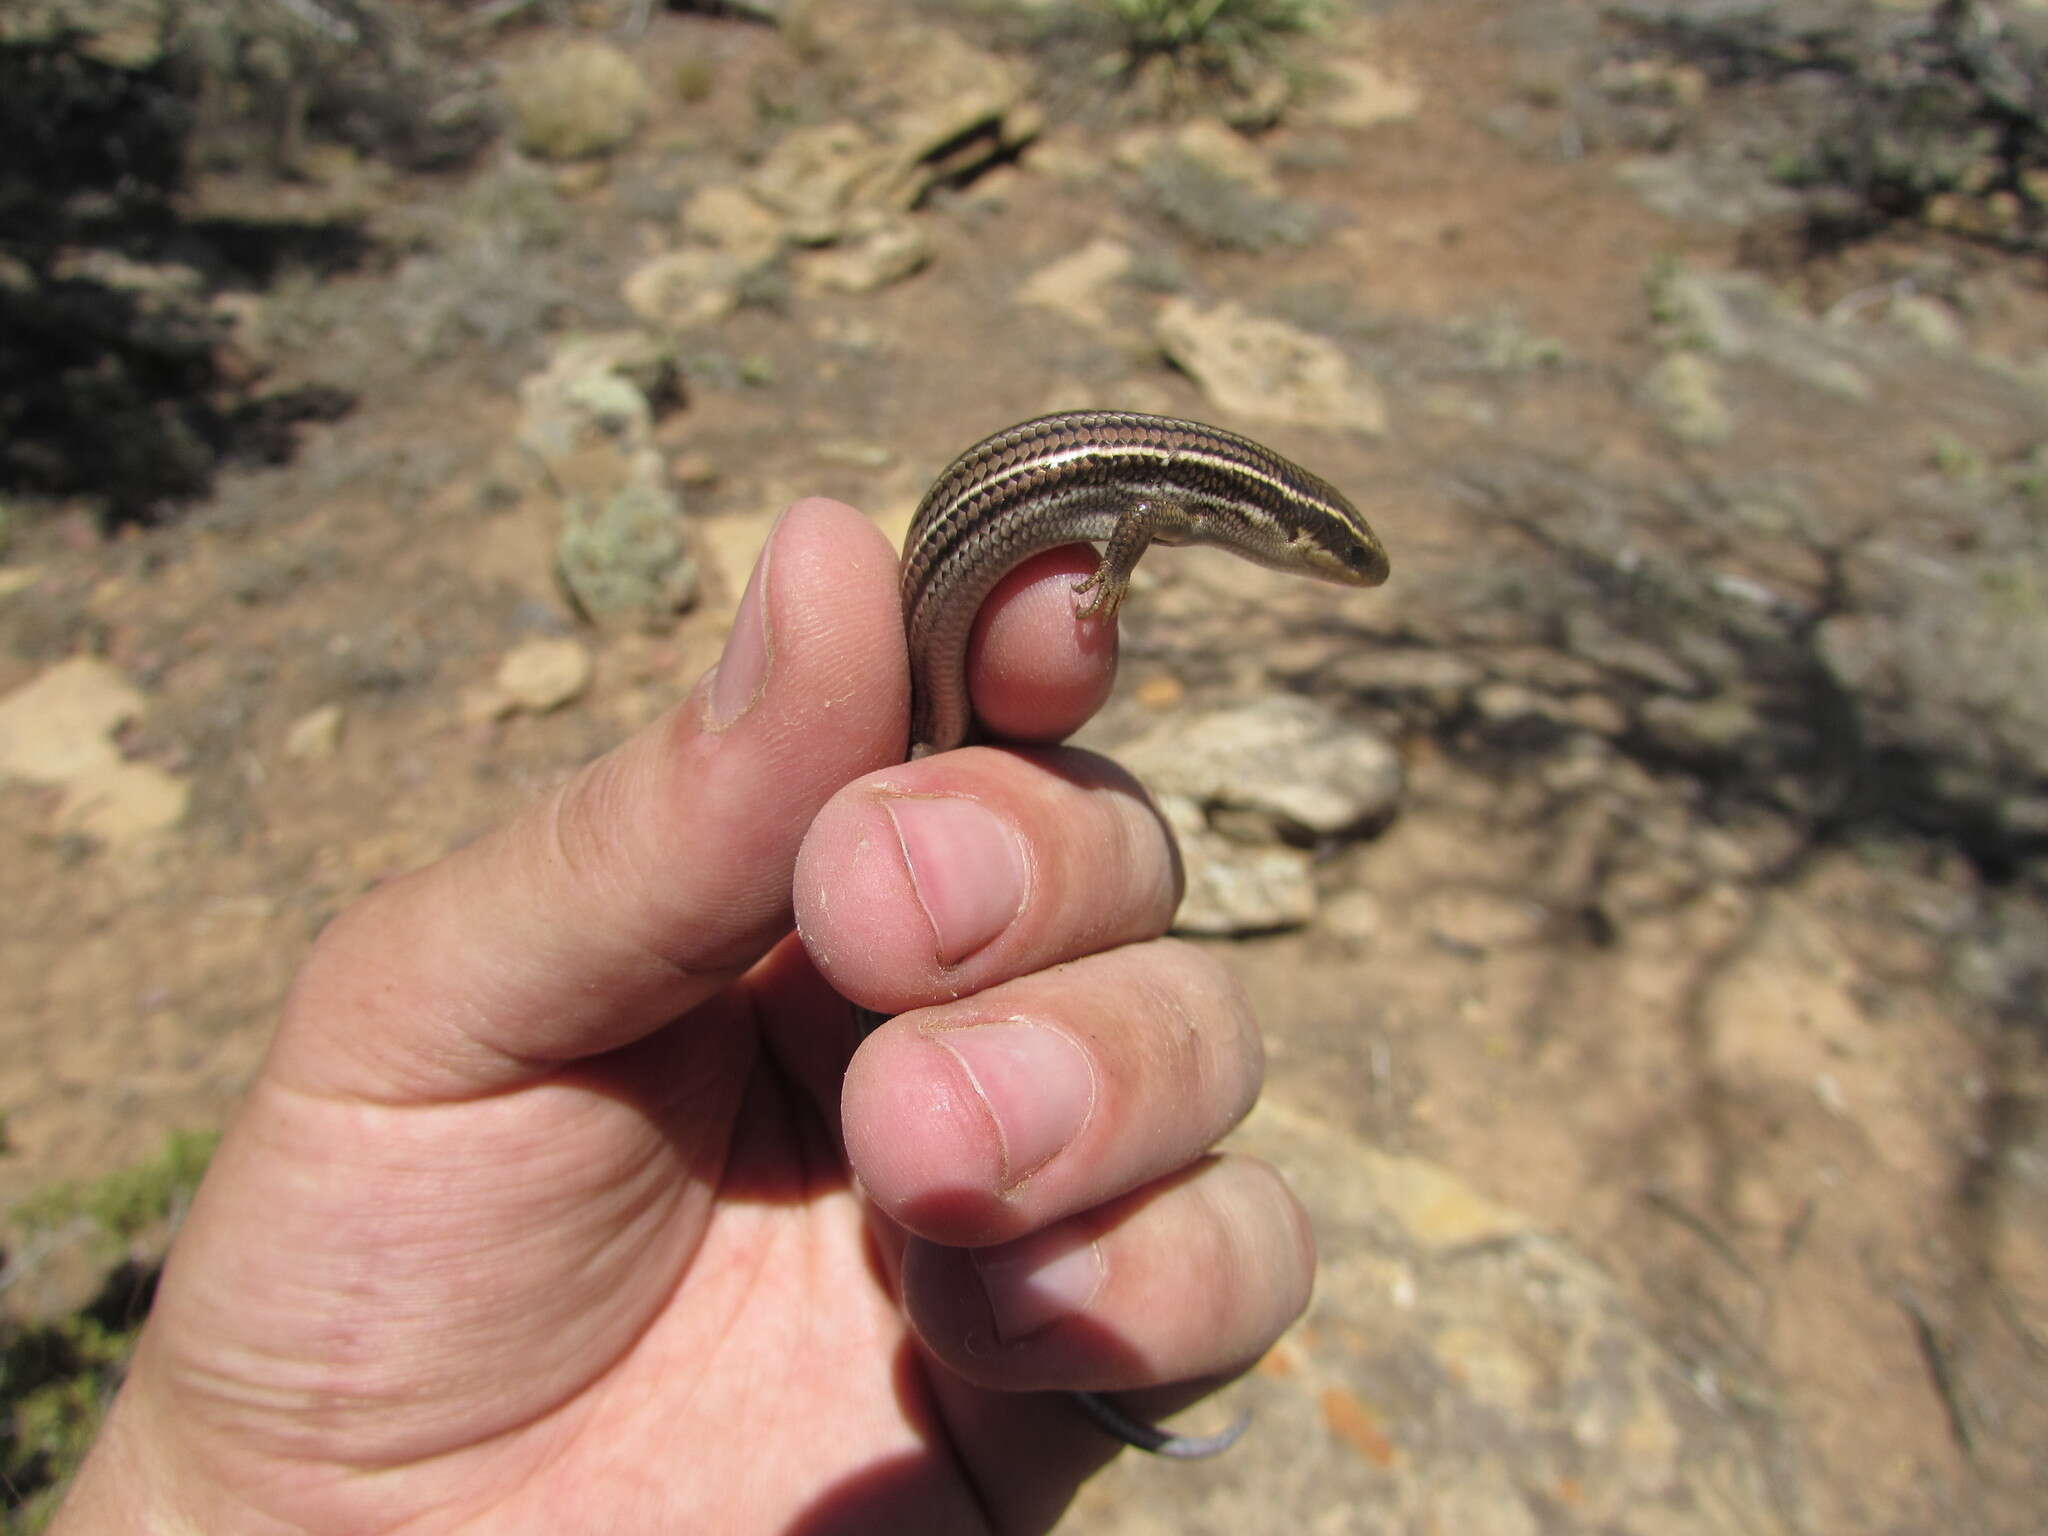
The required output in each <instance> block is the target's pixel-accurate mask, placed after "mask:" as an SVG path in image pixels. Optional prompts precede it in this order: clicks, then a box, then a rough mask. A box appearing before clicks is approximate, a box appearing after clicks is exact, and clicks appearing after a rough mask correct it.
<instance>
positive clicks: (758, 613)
mask: <svg viewBox="0 0 2048 1536" xmlns="http://www.w3.org/2000/svg"><path fill="white" fill-rule="evenodd" d="M781 531H782V520H781V519H780V518H778V519H777V520H776V523H775V526H774V527H773V528H771V529H769V530H768V542H767V543H765V544H763V545H762V546H761V554H760V558H759V559H757V560H755V562H754V573H753V575H751V576H749V577H748V578H747V590H746V591H745V592H743V593H742V594H740V606H739V612H737V613H735V614H734V615H733V617H732V633H731V634H729V635H727V636H726V637H725V653H724V654H723V655H722V656H720V657H719V658H718V666H717V667H716V668H715V669H714V670H713V672H712V674H711V691H710V693H709V695H708V696H707V698H706V702H705V710H704V714H705V721H706V723H707V724H708V725H709V726H710V727H711V729H712V730H714V731H722V730H724V729H725V728H726V727H727V726H729V725H731V724H732V723H733V721H735V720H737V719H739V717H740V716H741V715H743V714H745V713H746V712H747V711H748V710H749V709H751V708H752V707H753V704H754V701H755V700H756V699H758V698H760V696H761V688H762V686H763V685H764V684H765V683H766V682H767V681H768V655H769V646H768V601H767V598H766V597H765V596H764V595H763V592H764V589H765V588H766V586H767V584H768V557H769V555H770V554H771V553H772V552H773V551H774V548H775V536H776V534H778V533H780V532H781Z"/></svg>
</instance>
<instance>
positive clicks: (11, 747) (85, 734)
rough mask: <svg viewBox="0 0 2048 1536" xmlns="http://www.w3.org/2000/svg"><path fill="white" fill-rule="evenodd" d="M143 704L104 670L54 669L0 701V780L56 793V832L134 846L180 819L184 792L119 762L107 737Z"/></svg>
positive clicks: (84, 663)
mask: <svg viewBox="0 0 2048 1536" xmlns="http://www.w3.org/2000/svg"><path fill="white" fill-rule="evenodd" d="M142 709H143V698H142V695H141V693H139V692H138V691H137V690H136V689H135V688H134V686H133V685H132V684H130V683H129V682H128V680H127V679H126V678H124V677H123V676H122V675H121V674H120V673H119V672H118V671H116V670H115V669H114V668H113V667H111V666H109V665H108V664H107V663H106V662H103V661H99V660H97V659H95V658H93V657H89V656H79V657H74V658H73V659H71V660H69V661H62V662H59V663H58V664H57V665H56V666H54V667H51V668H50V669H49V670H47V671H46V672H44V673H43V674H42V675H41V676H39V677H37V678H35V679H34V680H33V681H32V682H28V683H25V684H23V685H22V686H21V687H19V688H17V689H15V690H14V692H12V693H10V694H8V695H7V696H6V697H5V698H4V699H0V773H4V774H7V775H9V776H11V777H14V778H17V779H24V780H26V781H28V782H29V783H31V784H43V785H52V786H56V787H58V788H61V789H62V790H63V792H64V793H63V799H62V801H61V802H60V804H59V806H58V809H57V826H58V828H59V830H62V831H66V832H79V833H84V834H85V835H87V836H90V837H94V838H97V839H99V840H100V841H101V842H105V843H110V844H120V843H128V842H133V841H136V840H139V839H141V838H143V837H145V836H146V835H148V834H149V833H152V832H159V831H162V830H163V829H165V828H166V827H170V826H172V825H174V824H175V823H176V822H177V821H178V820H179V818H180V817H182V816H183V815H184V814H185V804H186V801H187V799H188V797H189V794H190V791H189V787H188V786H187V785H186V783H185V781H183V780H182V779H178V778H174V777H173V776H172V775H170V774H168V773H165V772H164V771H163V770H162V769H160V768H156V767H153V766H152V765H150V764H148V763H131V762H128V761H126V760H125V759H123V758H122V756H121V751H120V748H119V746H118V745H117V744H116V743H115V740H114V733H115V732H116V731H118V730H119V729H120V728H121V727H122V726H123V725H125V724H127V723H128V722H129V721H130V720H133V719H135V718H136V717H138V716H139V715H140V714H141V713H142Z"/></svg>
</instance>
